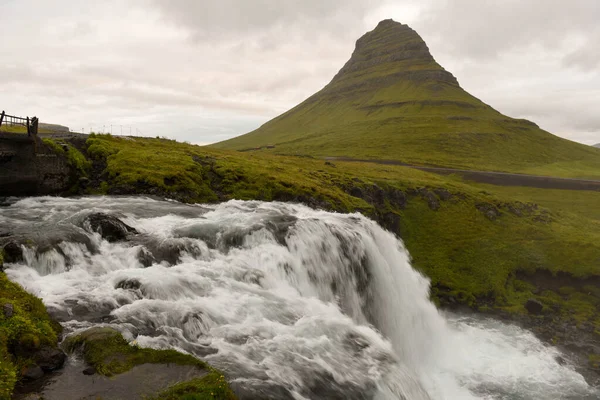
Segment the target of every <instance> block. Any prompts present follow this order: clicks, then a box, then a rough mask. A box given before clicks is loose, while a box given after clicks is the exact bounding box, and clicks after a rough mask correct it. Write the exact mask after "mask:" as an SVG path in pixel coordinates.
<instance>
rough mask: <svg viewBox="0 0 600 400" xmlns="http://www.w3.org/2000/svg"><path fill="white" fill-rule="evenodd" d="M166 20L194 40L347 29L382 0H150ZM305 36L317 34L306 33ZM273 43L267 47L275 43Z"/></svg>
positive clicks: (276, 41)
mask: <svg viewBox="0 0 600 400" xmlns="http://www.w3.org/2000/svg"><path fill="white" fill-rule="evenodd" d="M151 1H152V2H153V3H154V4H155V5H156V6H158V7H159V8H160V9H161V11H162V13H163V15H164V17H165V19H166V20H167V21H170V22H173V23H175V24H177V25H178V26H185V27H187V28H188V29H190V30H191V31H192V32H193V33H194V35H195V36H196V37H197V38H202V37H236V38H239V35H243V34H247V33H257V32H258V33H264V32H265V31H268V30H270V29H271V28H273V27H276V26H280V27H285V28H286V29H289V28H290V27H291V26H294V25H304V26H307V25H311V24H312V23H314V22H315V21H319V22H327V23H328V24H329V26H328V25H326V24H317V26H316V27H317V28H319V30H320V31H321V33H322V32H323V31H328V30H331V29H332V28H333V30H335V31H339V30H343V29H344V28H345V29H346V30H348V27H349V25H350V24H351V23H352V22H353V21H356V20H357V19H360V18H362V17H363V16H364V15H365V14H366V13H367V12H368V11H369V10H371V9H372V8H373V7H376V6H378V5H380V4H382V3H383V0H345V1H340V0H304V1H296V0H254V1H245V0H242V1H240V0H203V1H196V0H151ZM303 33H304V34H305V35H310V34H316V33H318V32H315V31H314V30H305V31H304V32H303ZM279 42H280V41H279V40H277V39H276V40H274V41H272V42H271V43H270V45H274V44H278V43H279Z"/></svg>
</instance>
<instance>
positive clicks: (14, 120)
mask: <svg viewBox="0 0 600 400" xmlns="http://www.w3.org/2000/svg"><path fill="white" fill-rule="evenodd" d="M38 124H39V119H38V118H37V117H32V118H29V117H25V118H23V117H16V116H14V115H8V114H6V113H5V112H4V111H2V113H0V129H1V128H2V125H5V126H24V127H25V128H27V135H28V136H32V135H34V136H35V135H37V133H38Z"/></svg>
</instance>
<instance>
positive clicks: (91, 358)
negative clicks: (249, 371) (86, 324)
mask: <svg viewBox="0 0 600 400" xmlns="http://www.w3.org/2000/svg"><path fill="white" fill-rule="evenodd" d="M63 348H64V349H65V350H66V351H67V352H73V351H75V350H77V349H81V350H82V352H83V356H84V359H85V361H86V362H87V363H88V364H90V365H91V366H92V367H94V369H95V370H96V372H98V373H99V374H101V375H104V376H112V375H118V374H121V373H123V372H126V371H129V370H130V369H131V368H133V367H134V366H136V365H141V364H147V363H149V364H171V363H172V364H178V365H196V366H198V367H200V368H204V369H208V368H210V367H209V366H208V365H207V364H206V363H204V362H202V361H200V360H198V359H197V358H195V357H192V356H190V355H186V354H183V353H179V352H177V351H175V350H155V349H144V348H140V347H138V346H136V345H129V343H128V342H127V341H126V340H125V339H124V338H123V336H122V335H121V334H120V333H119V332H118V331H117V330H115V329H112V328H109V327H97V328H91V329H88V330H86V331H84V332H82V333H80V334H77V335H74V336H71V337H68V338H67V339H66V340H65V341H64V343H63Z"/></svg>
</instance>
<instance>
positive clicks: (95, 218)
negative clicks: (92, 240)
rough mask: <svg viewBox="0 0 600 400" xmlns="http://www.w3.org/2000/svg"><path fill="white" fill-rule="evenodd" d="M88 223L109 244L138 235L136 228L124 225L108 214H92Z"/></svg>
mask: <svg viewBox="0 0 600 400" xmlns="http://www.w3.org/2000/svg"><path fill="white" fill-rule="evenodd" d="M86 222H87V223H88V224H89V226H90V228H91V230H92V231H94V232H97V233H99V234H100V235H101V236H102V237H103V238H104V239H105V240H107V241H109V242H119V241H123V240H125V239H127V237H128V236H129V235H130V234H137V233H138V232H137V231H136V230H135V229H134V228H132V227H131V226H129V225H127V224H125V223H123V222H122V221H121V220H120V219H118V218H117V217H115V216H112V215H108V214H103V213H96V214H91V215H89V216H88V217H87V218H86Z"/></svg>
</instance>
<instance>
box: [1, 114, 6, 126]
mask: <svg viewBox="0 0 600 400" xmlns="http://www.w3.org/2000/svg"><path fill="white" fill-rule="evenodd" d="M4 114H5V113H4V111H2V114H0V126H2V121H4Z"/></svg>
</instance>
